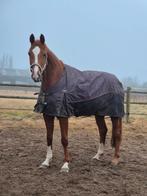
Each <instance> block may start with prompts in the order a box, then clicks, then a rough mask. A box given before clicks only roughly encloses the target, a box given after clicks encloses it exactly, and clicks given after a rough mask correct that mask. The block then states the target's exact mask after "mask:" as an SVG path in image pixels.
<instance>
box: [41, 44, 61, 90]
mask: <svg viewBox="0 0 147 196" xmlns="http://www.w3.org/2000/svg"><path fill="white" fill-rule="evenodd" d="M44 47H45V49H46V51H47V65H46V69H45V71H44V73H43V78H42V89H43V91H46V90H47V89H48V88H49V87H51V86H53V85H55V84H56V83H57V82H58V80H59V79H60V78H61V75H62V73H63V70H64V63H63V62H62V61H61V60H60V59H59V58H58V57H57V56H56V55H55V54H54V53H53V52H52V51H51V50H50V49H49V48H48V47H47V46H46V45H45V44H44Z"/></svg>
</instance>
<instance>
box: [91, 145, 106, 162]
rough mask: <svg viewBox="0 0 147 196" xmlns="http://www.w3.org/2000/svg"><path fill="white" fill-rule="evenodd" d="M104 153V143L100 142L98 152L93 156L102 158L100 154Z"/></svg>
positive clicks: (98, 158)
mask: <svg viewBox="0 0 147 196" xmlns="http://www.w3.org/2000/svg"><path fill="white" fill-rule="evenodd" d="M103 153H104V144H103V143H99V148H98V151H97V154H96V155H95V156H94V157H93V159H97V160H100V156H101V155H102V154H103Z"/></svg>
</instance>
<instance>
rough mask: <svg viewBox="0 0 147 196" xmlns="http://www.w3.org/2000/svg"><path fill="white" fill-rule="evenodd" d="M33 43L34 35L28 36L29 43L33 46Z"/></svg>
mask: <svg viewBox="0 0 147 196" xmlns="http://www.w3.org/2000/svg"><path fill="white" fill-rule="evenodd" d="M34 41H35V37H34V34H31V35H30V42H31V44H33V43H34Z"/></svg>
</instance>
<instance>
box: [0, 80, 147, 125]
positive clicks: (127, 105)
mask: <svg viewBox="0 0 147 196" xmlns="http://www.w3.org/2000/svg"><path fill="white" fill-rule="evenodd" d="M10 87H11V88H12V89H10ZM7 88H8V90H18V89H19V90H20V89H21V90H22V91H23V90H24V89H25V90H24V91H26V90H27V91H30V89H31V88H32V91H33V90H34V89H37V90H38V89H39V88H40V87H39V86H37V85H26V84H0V91H1V90H5V89H7ZM134 95H135V96H136V95H137V96H138V97H139V99H142V97H144V99H145V100H144V101H140V100H139V101H138V99H137V101H134V100H132V98H133V96H134ZM0 98H1V99H2V98H3V99H24V100H36V97H35V96H21V95H17V96H16V95H13V96H11V95H1V94H0ZM131 105H147V90H146V91H142V90H138V91H136V90H132V89H131V88H130V87H128V88H127V89H126V90H125V117H126V122H129V116H130V114H131V115H133V114H135V115H136V114H137V113H132V112H131ZM0 109H5V108H0ZM7 109H8V108H7ZM9 109H11V110H12V109H13V108H9ZM15 110H16V108H15ZM18 110H21V109H19V108H18ZM23 110H28V109H27V108H24V109H23ZM138 115H147V113H140V114H138Z"/></svg>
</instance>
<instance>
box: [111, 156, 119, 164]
mask: <svg viewBox="0 0 147 196" xmlns="http://www.w3.org/2000/svg"><path fill="white" fill-rule="evenodd" d="M118 163H119V158H114V159H112V161H111V164H112V165H113V166H117V165H118Z"/></svg>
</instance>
